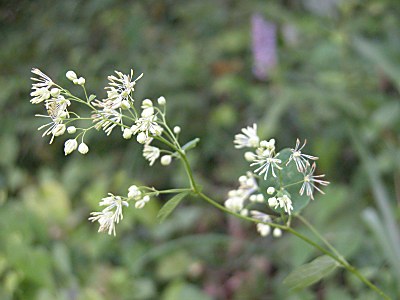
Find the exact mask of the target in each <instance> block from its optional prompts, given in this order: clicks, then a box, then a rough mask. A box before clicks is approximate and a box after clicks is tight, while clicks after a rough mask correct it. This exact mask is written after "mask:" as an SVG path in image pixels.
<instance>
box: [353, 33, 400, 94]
mask: <svg viewBox="0 0 400 300" xmlns="http://www.w3.org/2000/svg"><path fill="white" fill-rule="evenodd" d="M353 44H354V47H355V49H356V50H357V51H358V52H359V53H360V54H361V55H363V56H364V57H365V58H367V59H368V60H370V61H371V62H372V63H373V64H375V65H377V66H378V67H379V68H381V69H382V71H383V72H385V73H386V75H387V76H389V77H390V79H391V80H392V81H393V82H394V83H395V85H396V87H397V89H398V90H399V91H400V68H399V67H398V64H397V63H395V62H394V61H393V60H391V59H390V58H389V55H388V53H386V52H385V51H384V49H383V48H382V46H381V45H378V44H375V43H373V42H371V41H368V40H366V39H363V38H360V37H357V38H355V39H354V40H353Z"/></svg>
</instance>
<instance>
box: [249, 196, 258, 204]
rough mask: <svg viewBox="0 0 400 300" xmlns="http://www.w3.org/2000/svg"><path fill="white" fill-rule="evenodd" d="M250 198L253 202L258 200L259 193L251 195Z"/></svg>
mask: <svg viewBox="0 0 400 300" xmlns="http://www.w3.org/2000/svg"><path fill="white" fill-rule="evenodd" d="M249 200H250V201H251V202H257V195H251V196H250V198H249Z"/></svg>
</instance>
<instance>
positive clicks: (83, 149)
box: [78, 142, 89, 154]
mask: <svg viewBox="0 0 400 300" xmlns="http://www.w3.org/2000/svg"><path fill="white" fill-rule="evenodd" d="M78 151H79V153H81V154H86V153H88V152H89V147H88V145H86V144H85V143H84V142H82V143H80V144H79V147H78Z"/></svg>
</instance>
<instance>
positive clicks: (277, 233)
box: [272, 228, 282, 238]
mask: <svg viewBox="0 0 400 300" xmlns="http://www.w3.org/2000/svg"><path fill="white" fill-rule="evenodd" d="M272 236H273V237H276V238H279V237H281V236H282V230H281V229H280V228H274V230H273V231H272Z"/></svg>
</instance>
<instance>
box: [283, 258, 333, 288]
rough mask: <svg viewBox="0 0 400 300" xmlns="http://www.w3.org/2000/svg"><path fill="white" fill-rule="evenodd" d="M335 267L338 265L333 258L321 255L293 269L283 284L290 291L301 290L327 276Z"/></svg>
mask: <svg viewBox="0 0 400 300" xmlns="http://www.w3.org/2000/svg"><path fill="white" fill-rule="evenodd" d="M336 267H338V264H337V262H336V261H335V260H333V258H331V257H330V256H327V255H323V256H320V257H317V258H316V259H314V260H313V261H312V262H310V263H308V264H305V265H302V266H300V267H298V268H297V269H295V270H294V271H293V272H291V273H290V274H289V276H288V277H286V278H285V280H284V281H283V284H284V285H286V286H287V287H288V288H290V289H302V288H305V287H307V286H309V285H311V284H313V283H316V282H317V281H319V280H321V279H322V278H324V277H326V276H328V275H329V274H330V273H331V272H332V271H333V270H334V269H336Z"/></svg>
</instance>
